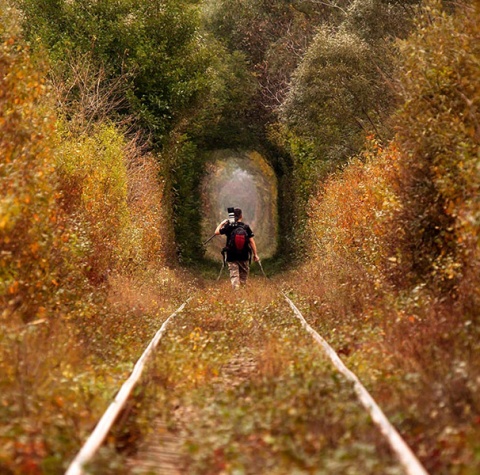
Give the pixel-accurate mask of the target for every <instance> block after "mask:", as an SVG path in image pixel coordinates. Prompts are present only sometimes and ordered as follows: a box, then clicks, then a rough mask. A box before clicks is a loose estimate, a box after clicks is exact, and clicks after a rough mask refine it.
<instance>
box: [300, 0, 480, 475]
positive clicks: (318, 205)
mask: <svg viewBox="0 0 480 475" xmlns="http://www.w3.org/2000/svg"><path fill="white" fill-rule="evenodd" d="M479 15H480V11H479V10H478V7H474V6H473V5H468V4H467V5H462V6H458V5H457V9H456V11H455V13H454V14H450V13H447V12H445V11H443V10H442V7H441V5H439V4H438V3H432V4H430V6H429V7H428V8H427V9H426V10H425V11H424V13H423V15H422V16H421V18H420V19H419V20H418V24H417V29H416V32H415V33H414V34H413V35H412V36H411V37H410V38H409V39H408V41H404V42H402V44H401V45H400V47H401V62H400V66H399V69H398V71H399V77H398V83H397V88H398V91H399V94H400V97H401V100H402V103H403V105H402V107H401V108H400V110H399V111H398V112H397V113H396V114H395V116H394V118H393V127H394V128H395V129H396V130H397V134H396V136H395V137H394V139H393V140H392V141H391V142H390V143H388V144H386V145H383V146H382V145H381V144H380V143H379V141H378V139H375V138H373V137H370V139H369V141H368V142H367V146H366V150H365V151H364V152H363V153H362V154H361V155H360V156H358V157H357V158H355V159H352V160H351V161H349V163H348V164H347V165H346V166H345V167H344V168H343V169H342V170H340V171H338V172H337V173H335V174H334V175H332V176H330V177H329V179H328V180H327V181H326V182H325V183H324V184H323V186H322V189H321V192H320V193H319V194H318V195H317V197H316V198H315V199H314V200H312V201H311V206H310V209H311V210H312V211H311V214H310V220H309V224H310V232H309V242H310V243H311V257H313V259H314V262H313V263H311V264H310V265H309V266H308V271H307V270H305V271H306V272H308V273H309V274H310V275H311V276H312V278H311V280H310V282H309V283H308V284H306V285H305V287H303V289H302V290H299V291H300V292H304V293H307V292H308V294H310V295H311V299H309V302H310V306H311V307H313V310H312V318H317V319H318V318H321V320H317V324H318V325H319V326H321V327H322V328H323V329H324V331H325V332H327V334H329V335H330V338H332V339H333V340H334V341H337V345H338V347H339V348H340V349H341V350H342V351H343V352H344V353H345V354H346V355H347V356H350V355H352V356H351V358H352V361H356V360H357V358H361V359H362V360H364V359H365V360H366V361H367V364H368V371H366V372H365V375H364V377H365V378H366V379H367V380H370V384H372V387H373V388H374V390H375V391H376V393H377V394H378V395H379V396H380V397H385V394H386V392H387V391H388V389H387V388H388V387H389V386H390V387H393V388H395V391H394V392H392V393H391V396H390V397H389V398H388V399H389V401H388V402H386V405H387V406H390V409H389V410H390V414H391V417H393V418H394V419H397V418H398V419H399V421H402V422H401V424H405V425H406V428H405V432H406V434H407V435H408V437H409V438H410V442H411V444H412V446H414V447H415V448H416V450H417V452H418V453H419V454H421V455H422V457H423V459H424V461H425V463H426V466H427V469H429V470H431V471H432V473H474V472H475V471H478V457H477V456H476V453H477V450H478V441H479V432H478V425H477V423H476V417H477V416H476V415H477V414H478V411H479V409H480V407H479V404H480V402H479V400H478V397H477V394H478V387H477V383H478V377H479V373H478V371H479V366H478V364H477V358H476V357H475V356H474V355H478V352H479V346H478V303H479V302H478V288H479V282H478V266H479V262H478V249H479V241H478V219H477V217H478V184H479V174H478V171H479V158H480V154H479V135H478V114H476V113H475V112H474V111H475V110H476V107H477V105H476V104H478V102H479V101H480V95H479V89H478V78H479V77H480V69H479V65H478V55H479V51H478V44H477V43H478V41H477V40H476V39H477V38H478V34H479V26H478V25H479ZM320 315H321V317H320ZM327 315H328V316H330V319H327V321H325V316H327ZM372 326H373V327H377V328H379V329H381V338H380V339H379V340H376V339H375V338H374V337H373V335H372V333H371V328H372ZM365 331H366V333H364V332H365ZM333 332H336V333H333ZM338 334H340V335H342V336H341V337H340V339H338V336H335V335H338ZM373 342H375V343H374V348H377V349H376V350H374V351H373V352H372V354H371V356H366V355H368V348H369V347H371V346H372V343H373ZM370 351H371V350H370ZM377 351H380V354H381V355H382V356H381V357H379V356H375V353H376V352H377ZM359 368H362V363H360V364H359ZM375 370H379V371H380V373H379V374H377V375H376V376H375V377H374V378H372V375H374V374H375ZM392 378H393V379H392ZM413 434H417V435H415V436H414V435H413ZM440 447H442V449H440Z"/></svg>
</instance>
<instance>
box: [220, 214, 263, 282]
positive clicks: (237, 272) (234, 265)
mask: <svg viewBox="0 0 480 475" xmlns="http://www.w3.org/2000/svg"><path fill="white" fill-rule="evenodd" d="M233 214H234V222H231V221H230V220H228V219H225V220H224V221H222V222H221V223H220V224H219V225H218V226H217V229H215V235H216V236H217V235H219V234H224V235H225V236H226V237H227V245H226V247H225V248H224V250H223V252H222V254H224V259H225V258H226V261H227V265H228V270H229V271H230V280H231V282H232V287H233V288H234V289H235V290H238V289H239V288H240V286H241V285H245V284H246V283H247V278H248V272H249V270H250V262H251V257H252V255H253V259H254V261H255V262H259V261H260V257H258V253H257V246H256V244H255V240H254V239H253V236H254V234H253V231H252V230H251V228H250V226H249V225H248V224H246V223H244V222H243V221H242V219H243V216H242V210H241V209H240V208H235V209H234V210H233ZM225 253H226V256H225Z"/></svg>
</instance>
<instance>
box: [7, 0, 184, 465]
mask: <svg viewBox="0 0 480 475" xmlns="http://www.w3.org/2000/svg"><path fill="white" fill-rule="evenodd" d="M1 7H2V9H1V32H0V36H1V40H2V43H1V51H0V68H1V74H0V80H1V84H0V107H1V113H0V128H1V133H0V136H1V138H0V153H1V155H2V166H1V175H0V180H1V190H2V192H1V193H2V194H1V217H0V242H1V256H0V259H1V290H0V299H1V307H2V313H1V321H2V335H1V339H0V362H1V371H2V375H3V377H2V380H1V393H2V398H1V401H2V404H1V410H0V419H1V433H0V438H1V441H2V442H1V444H0V445H1V449H0V471H2V473H31V474H34V473H49V474H52V473H62V472H63V471H64V469H65V467H66V463H67V461H68V459H69V458H71V457H72V455H73V454H74V451H75V450H77V449H78V443H79V441H80V440H82V439H83V438H84V436H85V434H86V433H88V432H89V431H90V430H91V428H92V424H94V423H95V422H96V420H97V419H98V417H99V415H100V414H101V412H102V411H103V410H104V409H105V405H106V403H107V402H108V401H109V400H110V399H111V397H112V395H113V394H114V392H115V391H116V390H117V388H118V382H119V381H121V380H122V379H123V378H124V376H125V371H126V370H128V369H129V365H130V362H131V361H132V360H134V358H135V356H138V354H139V351H140V350H141V349H142V347H143V345H144V343H145V340H146V339H147V338H148V337H149V336H150V335H151V334H152V331H153V330H154V329H155V327H156V326H157V324H158V323H157V319H158V318H159V317H161V316H163V315H164V314H165V313H166V312H167V311H169V310H171V309H172V307H173V305H175V304H176V303H177V299H178V298H181V296H182V292H186V288H185V287H186V286H184V284H182V283H181V282H180V279H179V277H178V276H177V275H176V274H175V273H174V272H173V271H172V270H170V269H168V268H167V264H168V262H169V260H168V257H169V256H172V253H173V251H172V248H173V239H172V235H173V230H172V228H171V225H170V224H169V220H168V219H167V216H168V208H167V206H166V205H167V203H168V201H165V199H164V190H163V185H162V183H161V182H160V181H159V165H158V163H157V162H156V160H155V158H154V156H153V155H151V154H148V153H146V152H145V151H144V150H142V149H141V148H140V147H139V141H138V140H135V138H133V137H131V136H130V137H128V136H127V135H125V133H124V131H123V129H122V126H121V124H116V123H115V122H114V121H111V120H109V119H108V118H107V115H102V120H97V119H98V117H99V116H98V117H97V115H98V114H97V112H98V111H99V109H98V108H97V110H96V111H95V114H93V113H92V114H89V113H88V111H86V108H85V107H78V108H75V107H73V106H72V105H71V104H69V106H68V108H60V109H57V108H56V107H55V100H56V99H57V98H58V97H59V96H57V94H56V93H54V90H53V88H52V86H51V84H49V82H48V81H47V80H46V71H47V63H46V62H45V61H43V60H41V59H40V58H41V56H40V54H37V53H32V51H31V49H30V48H29V47H28V45H27V43H26V42H25V40H24V39H23V37H22V32H21V29H20V27H19V24H18V18H19V14H18V12H17V11H15V10H13V9H12V8H11V7H9V6H8V5H7V4H6V3H5V2H2V4H1ZM81 92H82V93H83V92H85V91H84V90H83V91H81ZM98 93H99V90H98V89H93V92H92V95H88V94H84V95H83V96H82V97H81V100H80V99H79V102H81V104H82V105H83V106H85V104H86V102H88V100H89V99H90V100H92V103H93V104H95V101H94V100H95V99H96V98H98V97H99V96H98V95H96V94H98ZM60 97H61V96H60ZM102 105H103V106H104V107H105V108H107V109H108V107H110V106H111V103H109V102H108V100H106V99H105V100H104V102H103V103H102ZM77 113H78V115H76V114H77ZM67 114H68V117H67ZM170 261H171V258H170ZM174 288H175V291H173V289H174ZM182 289H184V290H182Z"/></svg>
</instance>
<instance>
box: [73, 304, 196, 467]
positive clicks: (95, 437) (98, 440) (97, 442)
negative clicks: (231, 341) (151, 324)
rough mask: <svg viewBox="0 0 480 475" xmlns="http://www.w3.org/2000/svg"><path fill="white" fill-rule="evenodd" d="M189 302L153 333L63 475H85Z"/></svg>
mask: <svg viewBox="0 0 480 475" xmlns="http://www.w3.org/2000/svg"><path fill="white" fill-rule="evenodd" d="M189 300H190V298H189V299H187V300H186V301H185V302H184V303H183V304H182V305H180V307H178V309H177V310H175V312H174V313H172V314H171V315H170V316H169V317H168V318H167V319H166V320H165V322H163V325H162V326H161V327H160V329H159V330H158V331H157V333H155V336H154V337H153V339H152V340H151V341H150V344H149V345H148V346H147V348H146V349H145V351H144V352H143V354H142V356H140V358H139V359H138V361H137V363H136V364H135V367H134V368H133V371H132V373H131V374H130V377H129V378H128V379H127V380H126V381H125V382H124V383H123V385H122V387H121V388H120V391H118V393H117V395H116V397H115V399H114V400H113V402H112V403H111V404H110V406H109V407H108V408H107V410H106V411H105V412H104V414H103V416H102V418H101V419H100V420H99V422H98V423H97V425H96V427H95V429H94V430H93V432H92V433H91V434H90V437H89V438H88V439H87V440H86V442H85V443H84V445H83V447H82V448H81V450H80V451H79V452H78V454H77V456H76V457H75V458H74V459H73V461H72V462H71V463H70V466H69V467H68V469H67V471H66V472H65V475H83V474H85V470H84V466H85V464H86V463H88V462H89V461H90V460H91V459H92V457H93V456H94V455H95V453H96V452H97V450H98V449H99V448H100V446H101V445H102V444H103V442H104V440H105V438H106V436H107V434H108V432H109V431H110V429H111V428H112V425H113V423H114V422H115V420H116V418H117V417H118V414H119V413H120V411H121V410H122V409H123V407H124V406H125V403H126V402H127V400H128V398H129V396H130V394H131V392H132V390H133V388H134V387H135V385H136V384H137V383H138V381H139V379H140V377H141V375H142V373H143V370H144V368H145V364H146V362H147V360H148V358H149V357H150V356H151V355H152V354H153V352H154V350H155V348H156V347H157V345H158V343H159V342H160V340H161V338H162V336H163V334H164V333H165V330H166V329H167V326H168V324H169V323H170V321H171V320H172V319H173V318H174V317H175V316H176V315H177V314H178V313H180V312H181V311H182V310H183V309H184V308H185V305H186V304H187V303H188V301H189Z"/></svg>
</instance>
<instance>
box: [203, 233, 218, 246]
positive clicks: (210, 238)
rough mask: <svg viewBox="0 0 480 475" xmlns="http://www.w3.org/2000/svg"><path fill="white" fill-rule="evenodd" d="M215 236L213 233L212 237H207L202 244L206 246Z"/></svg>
mask: <svg viewBox="0 0 480 475" xmlns="http://www.w3.org/2000/svg"><path fill="white" fill-rule="evenodd" d="M215 236H216V234H214V235H213V236H212V237H209V238H208V239H207V240H206V241H205V242H204V243H203V245H204V246H206V245H207V244H208V243H209V242H210V241H211V240H212V239H213V238H214V237H215Z"/></svg>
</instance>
